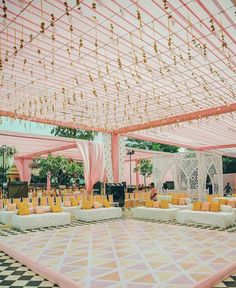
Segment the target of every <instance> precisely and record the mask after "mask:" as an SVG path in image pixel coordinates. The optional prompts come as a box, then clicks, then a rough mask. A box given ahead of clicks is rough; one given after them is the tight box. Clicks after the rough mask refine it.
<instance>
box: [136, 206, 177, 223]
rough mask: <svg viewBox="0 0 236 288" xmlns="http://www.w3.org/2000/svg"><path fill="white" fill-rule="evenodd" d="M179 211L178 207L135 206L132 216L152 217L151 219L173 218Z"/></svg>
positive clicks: (166, 219)
mask: <svg viewBox="0 0 236 288" xmlns="http://www.w3.org/2000/svg"><path fill="white" fill-rule="evenodd" d="M178 211H179V209H178V208H168V209H161V208H147V207H136V208H133V216H134V217H136V218H141V219H150V220H151V219H153V220H163V221H169V220H175V219H176V214H177V212H178Z"/></svg>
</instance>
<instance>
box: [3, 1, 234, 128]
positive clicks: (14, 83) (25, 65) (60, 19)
mask: <svg viewBox="0 0 236 288" xmlns="http://www.w3.org/2000/svg"><path fill="white" fill-rule="evenodd" d="M72 2H73V3H72ZM177 2H178V3H177ZM193 2H194V1H183V0H178V1H165V0H163V1H154V0H153V1H151V0H149V1H142V0H139V1H134V0H129V1H115V0H114V1H112V0H109V1H104V0H99V1H88V0H84V1H64V2H63V1H57V2H54V1H50V0H39V1H36V0H33V1H20V0H19V1H11V0H2V18H3V23H2V27H1V28H2V29H1V37H0V73H1V79H0V85H1V91H2V92H1V95H2V100H1V102H2V104H1V109H2V110H8V111H11V112H13V113H14V114H15V115H16V117H17V115H25V116H27V117H39V118H40V117H41V118H46V119H49V120H60V121H64V122H65V123H66V122H74V123H76V124H77V125H81V126H83V125H85V126H87V127H90V128H91V129H94V128H99V127H101V128H103V129H105V130H107V131H112V130H114V129H119V128H121V127H126V126H131V125H134V124H138V123H141V124H142V123H146V122H149V121H152V120H154V119H161V118H167V117H170V116H174V115H178V114H184V113H188V112H191V111H197V110H201V109H205V108H208V107H214V106H220V105H224V104H225V105H226V104H228V103H234V102H235V92H234V91H235V86H234V82H235V72H236V68H235V67H236V65H235V62H234V61H235V56H236V55H235V53H234V51H235V42H233V40H234V39H233V35H231V32H232V29H233V28H235V27H234V26H235V25H234V24H233V23H231V22H230V21H226V20H227V19H229V18H230V19H231V20H232V17H233V16H234V17H235V6H234V5H233V3H230V5H226V7H224V10H218V11H217V12H215V13H213V14H211V15H208V14H206V11H205V12H204V13H205V14H204V13H203V15H204V17H203V18H200V16H196V15H195V14H194V11H193V7H196V6H193ZM197 2H199V1H197ZM209 2H210V3H211V5H214V1H209ZM216 2H217V1H216ZM194 5H197V4H194ZM221 5H223V4H221ZM150 7H151V8H155V9H156V10H155V11H158V13H157V16H156V15H155V13H154V10H153V9H151V8H150ZM214 8H215V7H214ZM199 9H200V5H199ZM201 9H203V8H201ZM214 11H215V9H214ZM223 12H224V13H226V15H227V17H225V14H224V13H223ZM199 15H200V14H199ZM217 19H218V20H217ZM225 19H226V20H225ZM232 21H233V20H232ZM219 23H220V24H219ZM225 23H227V25H226V24H225ZM220 119H221V117H218V118H215V120H216V121H220ZM206 121H207V119H206ZM175 125H176V127H178V125H179V123H176V124H175ZM189 125H191V122H189ZM170 129H171V128H170Z"/></svg>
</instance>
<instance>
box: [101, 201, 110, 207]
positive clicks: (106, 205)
mask: <svg viewBox="0 0 236 288" xmlns="http://www.w3.org/2000/svg"><path fill="white" fill-rule="evenodd" d="M103 205H104V207H105V208H109V207H110V206H111V205H110V203H109V202H108V201H107V200H104V202H103Z"/></svg>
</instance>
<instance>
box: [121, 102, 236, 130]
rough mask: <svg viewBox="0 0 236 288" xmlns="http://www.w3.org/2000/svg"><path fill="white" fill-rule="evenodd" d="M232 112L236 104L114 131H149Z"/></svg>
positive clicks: (235, 109)
mask: <svg viewBox="0 0 236 288" xmlns="http://www.w3.org/2000/svg"><path fill="white" fill-rule="evenodd" d="M234 111H236V103H232V104H226V105H222V106H218V107H214V108H208V109H205V110H200V111H196V112H191V113H186V114H181V115H176V116H173V117H169V118H164V119H158V120H154V121H150V122H147V123H143V124H137V125H132V126H127V127H123V128H120V129H117V130H115V132H116V133H119V134H121V133H128V132H134V131H138V130H144V129H149V128H156V127H161V126H166V125H171V124H177V123H181V122H187V121H192V120H198V119H201V118H206V117H210V116H215V115H221V114H225V113H230V112H234Z"/></svg>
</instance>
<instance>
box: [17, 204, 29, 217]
mask: <svg viewBox="0 0 236 288" xmlns="http://www.w3.org/2000/svg"><path fill="white" fill-rule="evenodd" d="M18 209H19V210H18V214H19V215H29V214H30V210H29V206H28V205H27V203H19V204H18Z"/></svg>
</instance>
